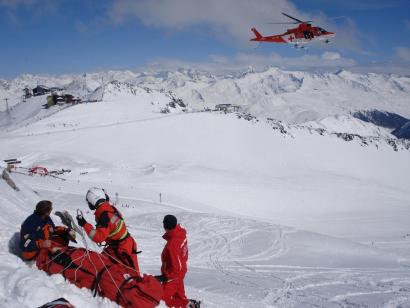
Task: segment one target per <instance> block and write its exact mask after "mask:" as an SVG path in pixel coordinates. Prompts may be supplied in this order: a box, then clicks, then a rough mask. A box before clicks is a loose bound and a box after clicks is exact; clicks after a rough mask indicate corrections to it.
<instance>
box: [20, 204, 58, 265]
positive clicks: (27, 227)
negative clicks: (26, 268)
mask: <svg viewBox="0 0 410 308" xmlns="http://www.w3.org/2000/svg"><path fill="white" fill-rule="evenodd" d="M52 209H53V204H52V203H51V201H48V200H43V201H40V202H38V203H37V205H36V209H35V211H34V213H33V214H31V215H30V216H29V217H27V218H26V220H25V221H24V222H23V224H22V225H21V230H20V249H21V251H22V253H21V257H22V259H23V260H26V261H30V260H34V259H35V258H36V257H37V254H38V252H39V250H40V248H43V247H44V248H46V247H50V246H51V241H50V236H51V234H52V233H53V232H54V229H55V225H54V222H53V220H52V219H51V217H50V214H51V211H52Z"/></svg>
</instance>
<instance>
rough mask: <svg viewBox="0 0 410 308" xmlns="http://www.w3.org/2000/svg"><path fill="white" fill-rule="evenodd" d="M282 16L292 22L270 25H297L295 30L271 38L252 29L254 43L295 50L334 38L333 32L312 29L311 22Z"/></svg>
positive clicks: (317, 28)
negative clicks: (286, 44)
mask: <svg viewBox="0 0 410 308" xmlns="http://www.w3.org/2000/svg"><path fill="white" fill-rule="evenodd" d="M282 15H284V16H286V17H289V18H291V19H293V20H294V22H275V23H271V24H294V25H298V26H297V27H296V28H293V29H288V30H287V31H286V32H285V33H283V34H279V35H272V36H263V35H262V34H260V33H259V32H258V30H256V28H252V29H251V30H252V32H253V33H254V34H255V37H254V38H252V39H251V41H254V42H267V43H288V44H293V45H294V47H295V48H304V47H305V46H303V45H302V44H307V43H310V42H312V41H316V40H321V41H324V42H325V43H329V42H330V39H331V38H333V37H335V35H336V34H335V33H334V32H329V31H326V30H324V29H322V28H320V27H312V25H311V24H310V23H311V22H312V21H311V20H308V21H302V20H300V19H297V18H295V17H292V16H290V15H288V14H285V13H282Z"/></svg>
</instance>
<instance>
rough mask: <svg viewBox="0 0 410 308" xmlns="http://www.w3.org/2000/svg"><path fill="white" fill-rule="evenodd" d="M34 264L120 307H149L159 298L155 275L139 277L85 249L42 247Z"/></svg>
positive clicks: (160, 291) (160, 289) (153, 305)
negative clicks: (60, 275)
mask: <svg viewBox="0 0 410 308" xmlns="http://www.w3.org/2000/svg"><path fill="white" fill-rule="evenodd" d="M36 265H37V267H38V268H39V269H40V270H43V271H45V272H47V273H49V274H62V275H63V276H64V278H65V279H66V280H68V281H70V282H71V283H73V284H75V285H76V286H77V287H79V288H87V289H90V290H92V291H93V292H94V296H95V295H97V294H98V295H100V296H103V297H106V298H109V299H110V300H112V301H114V302H116V303H117V304H119V305H121V306H122V307H138V308H152V307H156V306H157V305H158V304H159V302H160V300H161V298H162V294H163V291H162V285H161V284H160V282H158V281H157V280H156V279H155V277H154V276H151V275H145V274H144V276H143V277H140V276H138V275H135V273H134V272H133V271H132V270H130V269H127V268H126V267H125V266H123V265H122V264H119V263H117V264H114V263H112V262H111V261H110V259H109V258H108V257H106V256H105V255H103V254H99V253H97V252H95V251H87V250H86V249H84V248H74V247H52V248H49V249H46V248H43V249H41V250H40V253H39V255H38V257H37V261H36Z"/></svg>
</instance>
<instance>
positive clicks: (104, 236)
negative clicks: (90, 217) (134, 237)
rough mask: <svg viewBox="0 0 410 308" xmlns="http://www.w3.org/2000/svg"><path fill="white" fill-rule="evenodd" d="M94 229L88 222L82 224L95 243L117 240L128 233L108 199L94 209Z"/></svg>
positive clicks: (118, 213)
mask: <svg viewBox="0 0 410 308" xmlns="http://www.w3.org/2000/svg"><path fill="white" fill-rule="evenodd" d="M94 215H95V221H96V223H97V225H96V228H95V229H94V228H93V226H92V225H91V224H90V223H86V224H85V225H84V230H85V232H86V233H87V234H88V236H89V237H90V239H91V240H93V241H94V242H96V243H101V242H104V241H106V242H109V241H110V240H111V241H118V240H122V239H124V238H125V237H126V236H127V235H128V231H127V227H126V226H125V222H124V220H123V219H122V216H121V214H120V212H118V210H117V209H116V208H115V207H114V206H112V205H111V204H110V203H109V202H108V201H106V202H104V203H103V204H101V205H100V206H99V207H98V208H97V210H96V211H95V214H94Z"/></svg>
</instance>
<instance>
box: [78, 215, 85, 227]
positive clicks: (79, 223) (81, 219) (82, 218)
mask: <svg viewBox="0 0 410 308" xmlns="http://www.w3.org/2000/svg"><path fill="white" fill-rule="evenodd" d="M76 218H77V222H78V225H79V226H80V227H83V226H84V225H85V224H86V223H87V221H86V220H85V219H84V217H83V216H81V215H77V217H76Z"/></svg>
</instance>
